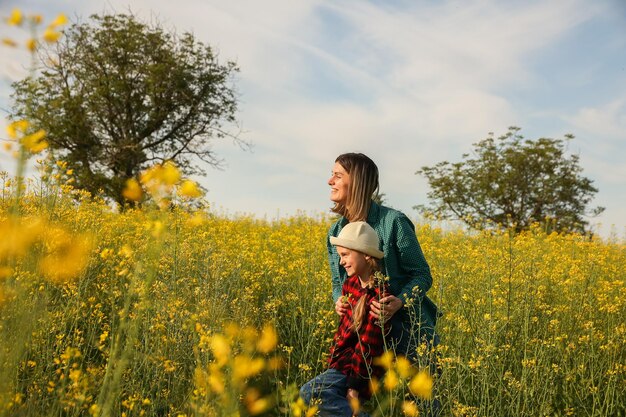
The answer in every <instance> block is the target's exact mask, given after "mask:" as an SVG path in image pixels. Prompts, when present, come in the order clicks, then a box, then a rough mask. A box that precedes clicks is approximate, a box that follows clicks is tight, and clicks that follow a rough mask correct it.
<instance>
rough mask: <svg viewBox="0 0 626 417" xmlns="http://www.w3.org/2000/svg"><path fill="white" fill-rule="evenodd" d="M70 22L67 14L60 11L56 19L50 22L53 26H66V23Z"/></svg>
mask: <svg viewBox="0 0 626 417" xmlns="http://www.w3.org/2000/svg"><path fill="white" fill-rule="evenodd" d="M67 22H68V19H67V16H66V15H65V14H63V13H60V14H59V15H58V16H57V17H56V19H54V20H53V21H52V23H50V26H51V27H56V26H64V25H66V24H67Z"/></svg>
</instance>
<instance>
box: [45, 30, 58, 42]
mask: <svg viewBox="0 0 626 417" xmlns="http://www.w3.org/2000/svg"><path fill="white" fill-rule="evenodd" d="M60 37H61V32H59V31H57V30H54V29H53V28H52V27H51V26H48V27H47V28H46V30H45V31H44V32H43V39H44V40H45V41H46V42H48V43H55V42H57V41H58V40H59V38H60Z"/></svg>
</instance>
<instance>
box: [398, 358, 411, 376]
mask: <svg viewBox="0 0 626 417" xmlns="http://www.w3.org/2000/svg"><path fill="white" fill-rule="evenodd" d="M414 370H415V368H414V367H413V365H411V361H410V360H408V359H407V358H406V357H404V356H398V358H397V359H396V371H398V375H400V378H403V379H407V378H409V377H410V376H411V375H413V371H414Z"/></svg>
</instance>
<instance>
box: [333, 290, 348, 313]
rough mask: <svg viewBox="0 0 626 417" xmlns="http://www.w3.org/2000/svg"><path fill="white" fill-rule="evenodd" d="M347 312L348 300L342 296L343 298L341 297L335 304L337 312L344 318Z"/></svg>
mask: <svg viewBox="0 0 626 417" xmlns="http://www.w3.org/2000/svg"><path fill="white" fill-rule="evenodd" d="M347 310H348V300H347V297H346V296H345V295H342V296H341V297H339V299H338V300H337V302H336V303H335V311H336V312H337V314H339V315H340V316H343V315H344V314H346V311H347Z"/></svg>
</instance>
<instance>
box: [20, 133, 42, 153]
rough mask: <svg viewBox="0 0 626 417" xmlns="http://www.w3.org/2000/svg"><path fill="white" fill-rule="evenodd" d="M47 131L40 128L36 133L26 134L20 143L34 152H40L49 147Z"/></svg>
mask: <svg viewBox="0 0 626 417" xmlns="http://www.w3.org/2000/svg"><path fill="white" fill-rule="evenodd" d="M45 137H46V131H45V130H43V129H39V130H38V131H36V132H35V133H32V134H30V135H26V136H24V137H23V138H22V139H20V143H21V144H22V145H23V146H24V147H25V148H26V149H28V150H29V151H30V152H32V153H39V152H41V151H43V150H44V149H46V148H47V147H48V142H46V141H45V140H44V138H45Z"/></svg>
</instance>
